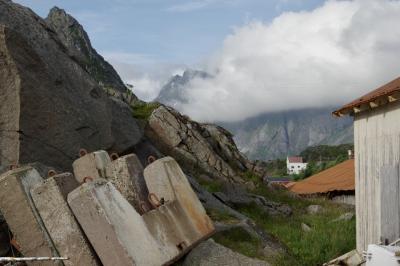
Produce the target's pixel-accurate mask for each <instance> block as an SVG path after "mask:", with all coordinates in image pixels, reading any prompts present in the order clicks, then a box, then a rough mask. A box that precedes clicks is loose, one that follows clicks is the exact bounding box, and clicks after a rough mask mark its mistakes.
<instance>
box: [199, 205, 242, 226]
mask: <svg viewBox="0 0 400 266" xmlns="http://www.w3.org/2000/svg"><path fill="white" fill-rule="evenodd" d="M206 211H207V214H208V216H210V218H211V219H212V220H213V221H217V222H224V223H225V224H232V223H237V222H238V219H237V218H236V217H233V216H232V215H230V214H229V213H228V212H227V211H224V210H217V209H207V210H206Z"/></svg>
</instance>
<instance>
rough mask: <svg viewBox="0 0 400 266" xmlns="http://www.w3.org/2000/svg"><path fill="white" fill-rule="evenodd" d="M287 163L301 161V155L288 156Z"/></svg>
mask: <svg viewBox="0 0 400 266" xmlns="http://www.w3.org/2000/svg"><path fill="white" fill-rule="evenodd" d="M288 160H289V163H303V158H302V157H295V156H294V157H288Z"/></svg>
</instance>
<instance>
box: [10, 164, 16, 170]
mask: <svg viewBox="0 0 400 266" xmlns="http://www.w3.org/2000/svg"><path fill="white" fill-rule="evenodd" d="M16 168H18V164H10V165H9V166H8V169H9V170H14V169H16Z"/></svg>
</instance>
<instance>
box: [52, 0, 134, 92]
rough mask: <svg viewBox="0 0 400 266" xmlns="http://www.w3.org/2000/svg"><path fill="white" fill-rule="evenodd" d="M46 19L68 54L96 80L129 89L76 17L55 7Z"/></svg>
mask: <svg viewBox="0 0 400 266" xmlns="http://www.w3.org/2000/svg"><path fill="white" fill-rule="evenodd" d="M45 21H46V23H47V24H48V26H49V27H50V28H51V29H52V30H53V31H54V32H55V33H56V34H57V36H58V38H59V40H60V41H61V42H62V43H63V44H64V45H65V47H66V48H67V50H68V51H67V52H68V54H69V55H70V56H72V57H73V58H74V59H76V60H77V61H78V62H79V64H80V65H81V66H83V68H84V69H85V70H86V71H87V72H89V73H90V75H91V76H92V77H93V78H94V79H95V80H96V81H98V82H99V83H102V85H103V86H105V87H109V88H113V89H115V90H117V91H119V92H125V91H126V90H127V88H126V87H125V85H124V83H123V82H122V80H121V78H120V77H119V75H118V73H117V72H116V71H115V69H114V68H113V67H112V66H111V65H110V64H109V63H108V62H107V61H105V60H104V58H103V57H102V56H101V55H99V54H98V53H97V52H96V50H95V49H94V48H93V47H92V45H91V43H90V39H89V36H88V35H87V33H86V31H85V30H84V29H83V27H82V25H81V24H79V22H78V21H77V20H76V19H75V18H73V17H72V16H71V15H69V14H67V13H66V12H65V11H64V10H63V9H60V8H58V7H53V8H52V9H51V10H50V12H49V14H48V16H47V18H46V19H45Z"/></svg>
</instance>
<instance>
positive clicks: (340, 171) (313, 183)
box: [289, 159, 355, 194]
mask: <svg viewBox="0 0 400 266" xmlns="http://www.w3.org/2000/svg"><path fill="white" fill-rule="evenodd" d="M354 179H355V170H354V159H351V160H347V161H345V162H343V163H340V164H338V165H336V166H334V167H331V168H329V169H326V170H324V171H322V172H320V173H318V174H316V175H313V176H311V177H309V178H306V179H304V180H302V181H299V182H296V183H295V184H294V185H292V186H291V187H290V188H289V189H290V191H292V192H295V193H297V194H317V193H328V192H330V191H348V190H354V189H355V186H354Z"/></svg>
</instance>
